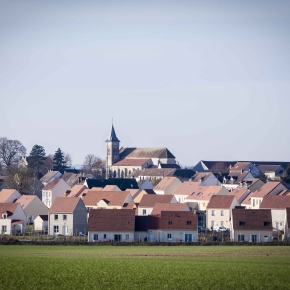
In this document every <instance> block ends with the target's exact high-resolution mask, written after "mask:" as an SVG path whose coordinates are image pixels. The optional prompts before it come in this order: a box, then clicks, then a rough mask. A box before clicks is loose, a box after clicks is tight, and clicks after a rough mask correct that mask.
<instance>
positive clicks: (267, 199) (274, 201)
mask: <svg viewBox="0 0 290 290" xmlns="http://www.w3.org/2000/svg"><path fill="white" fill-rule="evenodd" d="M286 207H289V208H290V196H280V195H266V196H264V198H263V201H262V203H261V204H260V208H270V209H279V208H280V209H285V208H286Z"/></svg>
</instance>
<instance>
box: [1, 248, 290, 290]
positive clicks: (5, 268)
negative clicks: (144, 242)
mask: <svg viewBox="0 0 290 290" xmlns="http://www.w3.org/2000/svg"><path fill="white" fill-rule="evenodd" d="M235 288H236V289H290V247H282V246H281V247H278V246H276V247H275V246H274V247H272V246H264V247H263V246H228V247H226V246H208V247H202V246H156V247H153V246H151V247H148V246H143V247H141V246H119V247H114V246H97V247H94V246H91V247H90V246H0V289H1V290H2V289H6V290H8V289H19V290H22V289H152V290H154V289H235Z"/></svg>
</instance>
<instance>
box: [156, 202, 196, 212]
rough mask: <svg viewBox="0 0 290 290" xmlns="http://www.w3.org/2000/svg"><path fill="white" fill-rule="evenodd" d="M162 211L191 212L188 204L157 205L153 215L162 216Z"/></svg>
mask: <svg viewBox="0 0 290 290" xmlns="http://www.w3.org/2000/svg"><path fill="white" fill-rule="evenodd" d="M162 211H190V209H189V207H188V205H187V204H186V203H155V205H154V207H153V210H152V212H151V215H161V212H162Z"/></svg>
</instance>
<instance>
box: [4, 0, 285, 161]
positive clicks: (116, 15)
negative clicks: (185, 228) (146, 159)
mask: <svg viewBox="0 0 290 290" xmlns="http://www.w3.org/2000/svg"><path fill="white" fill-rule="evenodd" d="M289 28H290V1H288V0H287V1H280V0H276V1H268V0H261V1H259V0H258V1H252V0H251V1H247V0H243V1H233V0H225V1H223V0H220V1H216V0H215V1H194V0H191V1H183V0H179V1H169V0H166V1H158V0H157V1H149V0H146V1H71V0H70V1H62V0H58V1H52V0H50V1H25V0H21V1H3V0H1V1H0V109H1V110H0V137H7V138H8V139H18V140H19V141H21V142H22V143H23V144H24V146H25V147H26V148H27V151H28V154H29V153H30V151H31V148H32V146H33V145H35V144H39V145H42V146H43V147H44V148H45V150H46V153H48V154H54V152H55V151H56V150H57V148H59V147H60V148H61V150H63V151H65V152H67V153H70V154H71V155H72V157H73V163H74V164H77V163H78V164H79V163H82V162H83V159H84V157H85V155H86V154H88V153H93V154H95V155H98V156H100V157H102V158H104V157H105V154H106V150H105V145H106V144H105V140H106V138H107V137H108V134H109V131H110V126H111V119H112V118H114V126H115V129H116V134H117V136H118V138H119V139H120V140H121V146H123V147H167V148H168V149H169V150H170V151H171V152H172V153H173V154H174V155H175V156H176V158H177V160H178V161H179V162H180V163H181V164H183V165H195V164H196V163H197V162H198V161H199V160H201V159H203V160H271V161H272V160H273V161H275V160H277V161H278V160H279V161H282V160H285V161H290V154H289V144H290V133H289V125H290V122H289V121H290V117H289V109H290V95H289V92H290V82H289V80H290V32H289V31H290V30H289Z"/></svg>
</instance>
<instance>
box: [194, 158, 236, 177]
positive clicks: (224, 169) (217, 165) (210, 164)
mask: <svg viewBox="0 0 290 290" xmlns="http://www.w3.org/2000/svg"><path fill="white" fill-rule="evenodd" d="M236 163H237V161H206V160H200V161H199V162H198V163H197V164H196V165H195V166H194V167H193V168H192V169H193V170H195V171H198V172H206V171H210V172H212V173H214V174H223V173H229V168H231V167H232V166H234V165H235V164H236Z"/></svg>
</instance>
